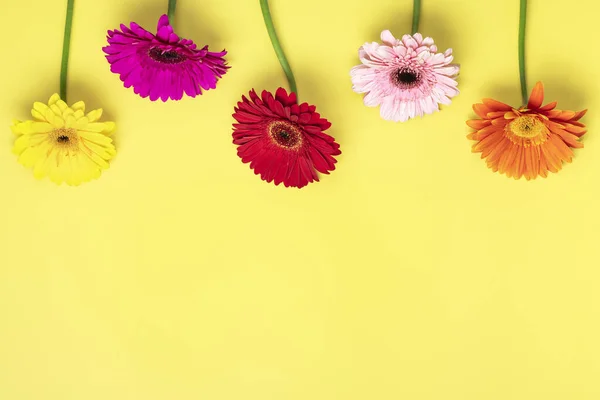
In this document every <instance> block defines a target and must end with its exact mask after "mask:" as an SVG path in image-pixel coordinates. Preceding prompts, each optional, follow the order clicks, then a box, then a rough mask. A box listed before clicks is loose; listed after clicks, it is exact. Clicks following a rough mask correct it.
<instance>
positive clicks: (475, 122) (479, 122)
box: [467, 119, 491, 129]
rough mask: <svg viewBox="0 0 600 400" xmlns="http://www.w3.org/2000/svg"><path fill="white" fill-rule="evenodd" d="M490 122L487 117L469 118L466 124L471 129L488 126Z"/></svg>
mask: <svg viewBox="0 0 600 400" xmlns="http://www.w3.org/2000/svg"><path fill="white" fill-rule="evenodd" d="M490 123H491V122H490V121H489V120H487V119H470V120H468V121H467V125H468V126H470V127H471V128H473V129H481V128H485V127H486V126H488V125H489V124H490Z"/></svg>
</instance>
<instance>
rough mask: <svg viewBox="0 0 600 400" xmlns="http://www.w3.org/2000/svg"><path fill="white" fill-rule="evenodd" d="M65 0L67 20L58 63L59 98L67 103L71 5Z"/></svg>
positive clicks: (72, 1) (71, 18)
mask: <svg viewBox="0 0 600 400" xmlns="http://www.w3.org/2000/svg"><path fill="white" fill-rule="evenodd" d="M74 1H75V0H67V19H66V21H65V36H64V39H63V51H62V60H61V63H60V98H61V99H62V100H63V101H65V102H66V101H67V69H68V67H69V50H70V48H71V28H72V27H73V3H74Z"/></svg>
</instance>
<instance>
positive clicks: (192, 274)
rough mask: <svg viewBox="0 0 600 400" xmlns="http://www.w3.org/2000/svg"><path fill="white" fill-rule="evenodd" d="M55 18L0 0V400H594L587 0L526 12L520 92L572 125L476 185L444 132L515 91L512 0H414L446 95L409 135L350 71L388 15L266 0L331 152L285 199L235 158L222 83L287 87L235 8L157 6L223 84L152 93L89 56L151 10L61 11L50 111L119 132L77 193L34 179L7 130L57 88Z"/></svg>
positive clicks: (312, 0)
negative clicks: (579, 145) (554, 149)
mask: <svg viewBox="0 0 600 400" xmlns="http://www.w3.org/2000/svg"><path fill="white" fill-rule="evenodd" d="M57 3H61V4H60V5H58V4H57ZM62 3H63V1H42V0H28V1H14V0H11V1H8V0H1V9H2V16H3V23H4V38H5V40H4V42H3V49H2V54H3V60H2V63H0V69H1V77H0V89H1V91H2V95H1V96H0V121H2V124H3V125H4V126H5V129H4V130H3V132H4V135H3V136H2V137H3V139H1V140H0V150H1V151H0V154H1V156H0V193H1V197H0V207H1V208H0V210H1V215H2V220H1V221H0V251H1V252H0V257H1V258H0V265H1V266H0V399H2V400H54V399H56V400H59V399H60V400H96V399H98V400H107V399H111V400H113V399H114V400H121V399H123V400H134V399H140V400H142V399H143V400H155V399H156V400H166V399H168V400H171V399H173V400H175V399H176V400H188V399H189V400H192V399H194V400H196V399H203V400H204V399H206V400H242V399H243V400H255V399H256V400H267V399H273V400H296V399H297V400H312V399H315V400H321V399H323V400H332V399H335V400H338V399H339V400H366V399H369V400H370V399H374V400H387V399H389V400H396V399H410V400H430V399H431V400H440V399H443V400H454V399H456V400H496V399H497V400H507V399H511V400H537V399H540V400H542V399H543V400H554V399H556V400H564V399H577V400H588V399H589V400H591V399H594V400H596V399H598V398H600V381H599V380H598V379H597V378H598V376H600V341H599V340H598V338H599V337H600V322H599V321H600V312H599V309H600V294H599V291H598V281H599V280H600V254H599V248H600V247H599V244H598V240H599V237H598V232H599V229H600V204H599V202H598V194H599V193H600V192H599V191H598V184H599V182H600V141H599V140H598V135H597V134H596V132H597V131H598V125H599V121H600V120H599V117H598V115H599V114H598V110H599V109H600V94H599V93H600V90H599V89H600V88H599V85H600V69H599V68H598V64H599V63H600V53H599V52H598V51H597V49H596V47H597V43H596V42H597V39H598V22H597V13H598V11H600V9H599V6H598V5H597V3H596V2H595V1H593V0H579V1H577V2H571V3H568V4H570V5H572V6H568V4H567V3H565V2H564V1H558V0H544V1H541V0H540V1H533V0H532V1H531V2H530V3H531V6H530V18H529V28H530V29H529V36H528V44H529V46H528V52H527V53H528V59H529V67H528V76H529V79H530V84H531V85H532V84H533V82H534V81H535V80H543V81H544V83H545V85H546V93H547V99H548V100H549V101H550V100H558V101H559V105H560V106H561V107H562V108H568V109H580V108H589V109H590V112H589V114H588V116H586V117H585V119H584V120H583V122H585V123H586V124H588V125H589V130H590V132H589V133H588V134H587V135H586V136H585V139H584V143H585V149H583V150H577V151H576V158H575V161H574V162H573V164H571V165H567V166H566V167H565V168H564V169H563V171H561V172H560V173H559V174H557V175H551V176H550V177H549V178H548V179H546V180H544V179H539V180H537V181H535V182H526V181H524V180H523V181H514V180H511V179H508V178H506V177H504V176H500V175H498V174H493V173H492V172H490V171H489V170H487V168H486V167H485V163H484V162H483V161H481V160H480V159H479V158H478V155H474V154H471V153H470V143H469V142H468V141H467V140H466V138H465V135H466V134H467V132H468V128H467V127H466V126H465V123H464V121H465V120H466V119H468V118H470V117H472V116H473V113H472V111H471V104H472V103H474V102H477V101H478V100H479V99H480V98H481V97H495V98H497V99H499V100H503V101H506V102H510V103H513V104H517V103H518V102H519V88H518V75H517V54H516V39H517V19H518V1H517V0H511V1H509V0H503V1H496V0H480V1H472V0H439V1H425V2H424V5H423V14H422V24H421V26H422V29H421V31H422V32H423V33H424V34H426V35H431V36H433V37H434V38H435V39H436V41H437V42H438V44H439V46H440V48H441V49H445V48H447V47H452V48H453V49H454V51H455V55H456V60H457V62H459V63H460V64H461V65H462V71H461V76H460V89H461V94H460V95H459V96H458V97H457V98H456V99H455V101H454V103H453V104H452V106H450V107H446V108H445V110H444V111H443V112H442V113H438V114H435V115H433V116H428V117H427V118H425V119H423V120H415V121H410V122H409V123H406V124H394V123H390V122H386V121H383V120H381V119H380V118H379V111H378V109H375V108H366V107H364V106H363V105H362V101H361V97H360V95H358V94H355V93H353V92H352V90H351V84H350V78H349V75H348V71H349V70H350V68H351V67H352V66H353V65H355V64H356V63H357V62H358V60H357V56H356V51H357V49H358V47H359V46H360V45H361V44H363V43H364V42H365V41H371V40H376V39H377V38H378V36H379V32H380V31H381V30H383V29H391V30H392V32H394V33H395V34H397V35H400V34H401V33H402V32H405V31H406V30H408V29H409V25H410V12H411V2H410V1H409V0H402V1H399V0H385V1H384V0H378V1H363V0H345V1H343V2H342V1H337V0H336V1H333V0H331V1H324V0H303V1H286V0H272V12H273V14H274V17H275V22H276V24H277V26H278V27H279V32H280V36H281V39H282V41H283V43H284V45H285V48H286V50H287V53H288V55H289V58H290V62H291V64H292V65H293V67H294V70H295V73H296V76H297V80H298V85H299V90H300V98H301V100H305V101H308V102H311V103H314V104H317V106H318V110H319V111H320V112H321V113H322V114H323V115H324V116H326V117H327V118H329V119H330V120H331V121H332V123H333V128H332V129H331V131H330V132H331V134H333V135H334V136H335V137H336V139H337V140H338V142H339V143H340V144H341V146H342V151H343V155H342V156H341V157H339V163H338V169H337V170H336V171H335V172H334V173H333V174H332V175H330V176H325V177H323V179H322V182H321V183H318V184H312V185H310V186H308V187H307V188H305V189H302V190H300V191H298V190H294V189H287V190H286V189H285V188H282V187H275V186H273V185H270V184H266V183H264V182H262V181H261V180H260V179H259V178H258V177H257V176H255V175H254V174H253V173H252V172H251V171H250V170H249V168H248V166H247V165H244V164H242V163H241V162H240V160H239V159H238V157H237V155H236V153H235V148H234V146H233V144H231V123H232V121H233V120H232V118H231V113H232V110H233V106H234V104H235V103H236V101H237V100H238V99H239V98H240V96H241V94H242V93H245V92H247V91H248V90H249V89H250V88H252V87H255V88H257V89H263V88H266V89H270V90H274V89H276V88H277V87H278V86H280V85H285V78H284V76H283V74H282V72H281V70H280V69H279V66H278V63H277V60H276V58H275V55H274V53H273V51H272V49H271V45H270V43H269V39H268V37H267V33H266V31H265V29H264V27H263V25H262V19H261V14H260V9H259V6H258V2H257V1H250V0H244V1H241V0H202V1H197V2H193V1H183V0H182V1H180V2H179V9H178V14H177V20H176V24H177V30H178V32H180V34H181V35H182V36H184V37H189V38H191V39H193V40H195V41H196V42H199V43H208V44H209V45H210V46H211V48H212V49H214V50H220V49H221V48H223V47H226V48H227V50H228V51H229V56H228V59H229V62H230V64H231V66H232V69H231V70H230V72H229V73H228V74H227V75H226V76H225V77H224V79H223V80H222V81H221V83H220V84H219V87H218V89H217V90H216V91H211V92H209V93H207V94H206V95H205V96H202V97H200V98H197V99H186V100H184V101H181V102H179V103H176V102H170V103H167V104H163V103H162V102H157V103H151V102H150V101H148V100H146V99H141V98H139V97H137V96H136V95H134V94H133V92H132V91H131V90H127V89H124V88H122V86H121V83H120V81H119V79H118V77H117V76H115V75H113V74H111V73H110V72H109V67H108V65H107V63H106V62H105V60H104V57H103V54H102V51H101V46H102V45H103V44H104V43H105V39H104V36H105V32H106V30H107V29H109V28H113V27H116V26H118V24H119V23H121V22H129V21H130V20H136V21H137V22H139V23H140V24H142V25H144V26H146V27H147V28H153V27H154V25H155V23H156V20H157V18H158V16H159V13H161V12H162V11H163V10H165V9H166V0H160V1H158V0H151V1H143V2H142V1H135V0H107V1H78V2H77V5H76V9H75V22H74V31H73V46H72V58H71V64H70V75H69V83H70V89H69V97H70V99H71V100H73V101H75V100H84V101H85V102H86V104H87V105H88V106H89V107H90V109H91V108H96V107H103V108H104V110H105V113H106V118H108V119H110V120H114V121H116V122H117V124H118V130H117V133H116V140H117V146H118V149H119V154H118V155H117V158H116V159H115V160H114V162H113V163H112V166H111V168H110V170H108V171H107V172H105V173H104V175H103V176H102V178H101V179H100V180H98V181H95V182H92V183H90V184H86V185H84V186H81V187H79V188H70V187H65V186H62V187H57V186H55V185H54V184H53V183H51V182H50V181H48V180H46V181H42V182H38V181H36V180H34V179H33V175H32V172H31V171H29V170H26V169H25V168H23V167H22V166H21V165H19V164H18V163H17V162H16V157H15V156H14V155H12V154H11V153H10V148H11V146H12V141H13V134H12V133H11V132H10V130H9V124H10V123H11V120H12V118H27V117H28V115H29V114H28V113H29V109H30V107H31V104H32V102H33V101H36V100H39V101H45V100H47V99H48V97H49V96H50V95H51V94H52V93H53V92H54V91H56V90H57V86H58V73H59V59H60V51H61V43H62V30H63V20H64V7H63V5H62ZM117 110H118V111H117Z"/></svg>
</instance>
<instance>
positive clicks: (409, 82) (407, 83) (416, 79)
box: [392, 68, 421, 89]
mask: <svg viewBox="0 0 600 400" xmlns="http://www.w3.org/2000/svg"><path fill="white" fill-rule="evenodd" d="M392 80H393V81H394V83H395V84H396V86H399V87H401V88H403V89H409V88H412V87H415V86H417V85H418V84H419V83H420V82H421V74H419V73H418V72H416V71H413V70H412V69H409V68H402V69H399V70H397V71H396V72H394V73H393V74H392Z"/></svg>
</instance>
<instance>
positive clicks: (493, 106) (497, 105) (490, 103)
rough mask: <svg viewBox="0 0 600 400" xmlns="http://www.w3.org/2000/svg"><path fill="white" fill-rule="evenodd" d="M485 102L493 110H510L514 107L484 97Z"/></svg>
mask: <svg viewBox="0 0 600 400" xmlns="http://www.w3.org/2000/svg"><path fill="white" fill-rule="evenodd" d="M482 101H483V104H485V105H486V106H488V107H489V108H490V109H491V110H493V111H510V110H512V107H511V106H509V105H508V104H504V103H502V102H499V101H498V100H494V99H483V100H482Z"/></svg>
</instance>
